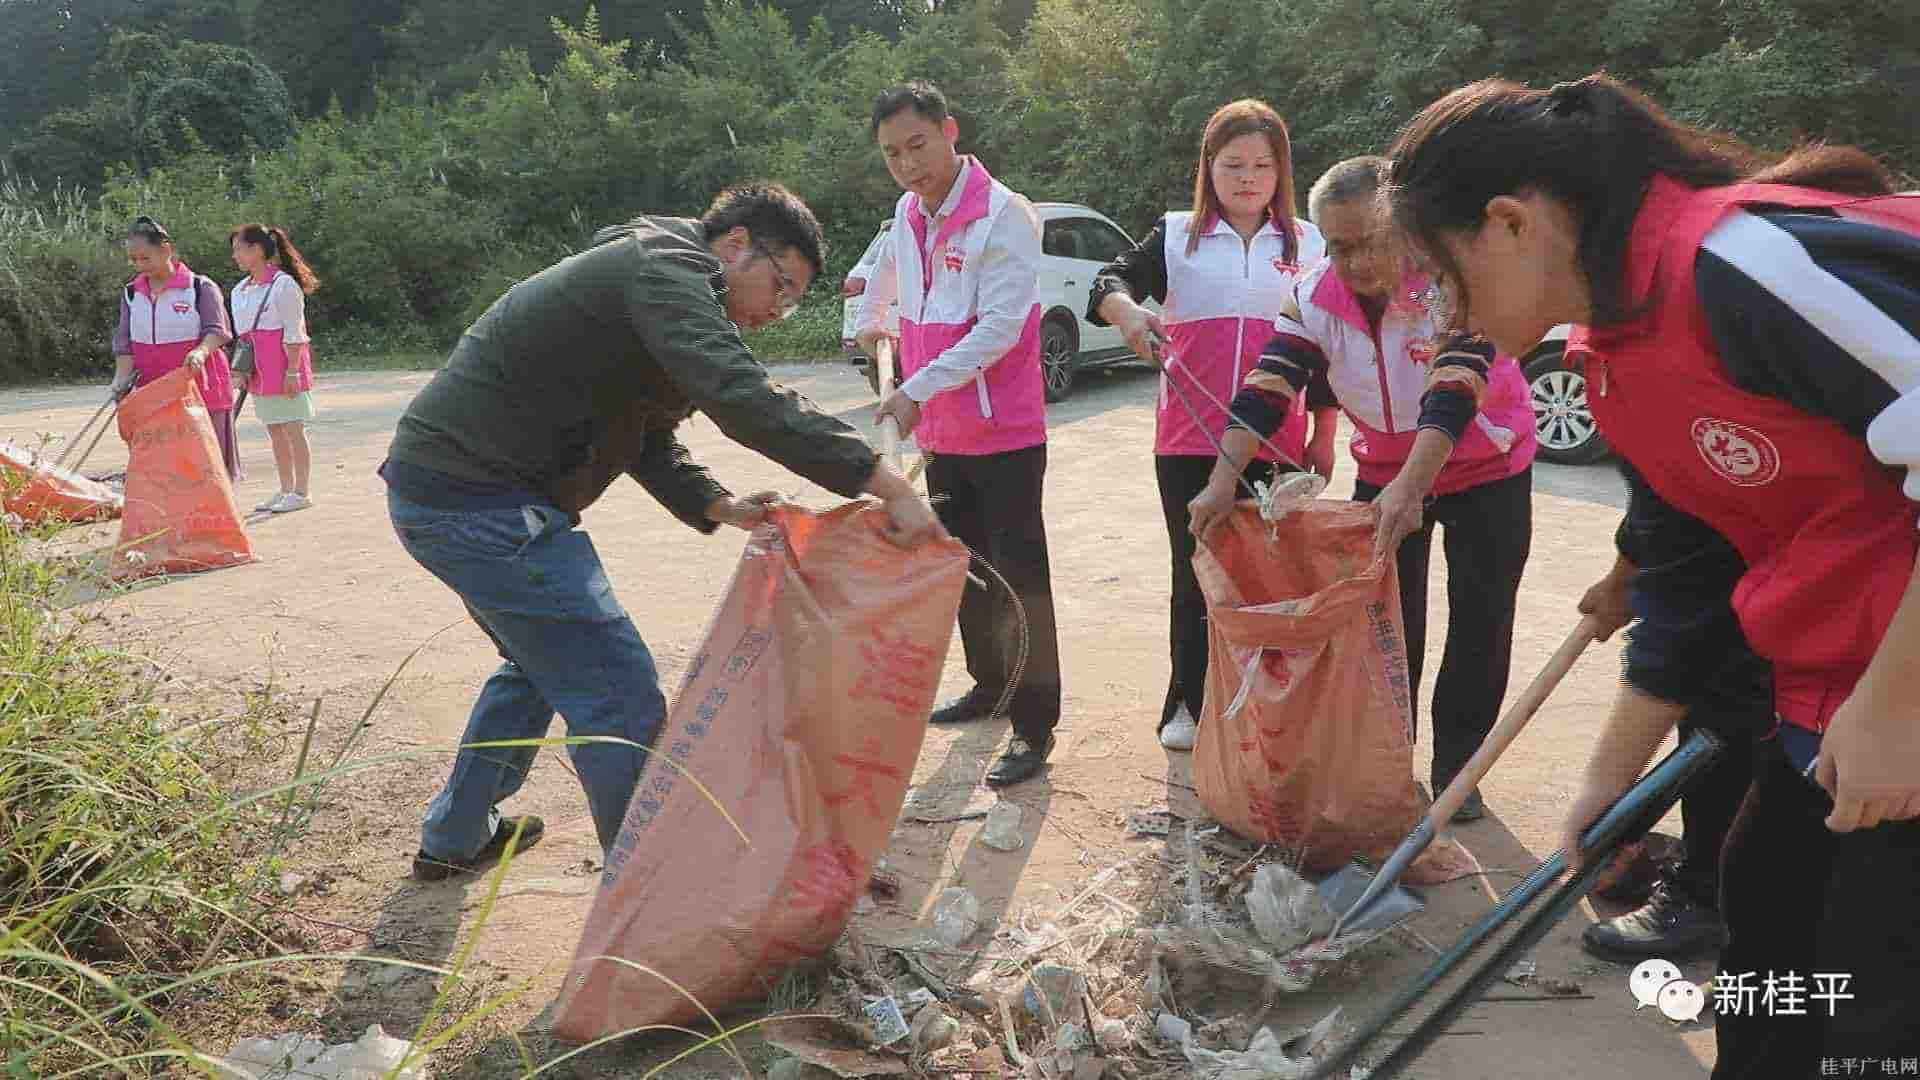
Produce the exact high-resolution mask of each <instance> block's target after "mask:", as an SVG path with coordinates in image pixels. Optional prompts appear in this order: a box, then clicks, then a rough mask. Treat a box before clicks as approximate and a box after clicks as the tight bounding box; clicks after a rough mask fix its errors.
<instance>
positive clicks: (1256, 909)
mask: <svg viewBox="0 0 1920 1080" xmlns="http://www.w3.org/2000/svg"><path fill="white" fill-rule="evenodd" d="M1247 914H1249V915H1251V916H1253V928H1254V930H1255V931H1256V932H1257V933H1259V935H1260V940H1262V941H1264V942H1266V943H1267V944H1269V945H1271V946H1273V947H1274V949H1275V950H1276V951H1279V952H1282V953H1285V952H1290V951H1292V950H1293V949H1296V948H1299V947H1300V946H1301V945H1304V944H1306V943H1307V942H1309V941H1315V940H1318V939H1320V938H1323V937H1325V936H1327V935H1328V934H1329V933H1331V932H1332V931H1333V912H1331V911H1329V910H1327V904H1326V901H1324V900H1322V899H1321V898H1320V890H1318V889H1316V888H1314V886H1313V882H1311V881H1308V880H1307V879H1306V878H1303V877H1301V876H1300V875H1299V874H1296V873H1294V872H1293V871H1292V870H1289V869H1287V868H1286V867H1285V866H1281V865H1280V864H1278V863H1268V864H1267V865H1266V866H1263V867H1261V868H1260V869H1259V870H1258V871H1257V872H1255V873H1254V875H1253V885H1252V887H1251V888H1249V889H1248V890H1247Z"/></svg>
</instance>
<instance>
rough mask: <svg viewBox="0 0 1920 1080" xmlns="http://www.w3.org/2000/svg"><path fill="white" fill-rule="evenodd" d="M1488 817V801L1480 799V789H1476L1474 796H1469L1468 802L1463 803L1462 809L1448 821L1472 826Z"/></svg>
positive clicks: (1455, 812) (1454, 813)
mask: <svg viewBox="0 0 1920 1080" xmlns="http://www.w3.org/2000/svg"><path fill="white" fill-rule="evenodd" d="M1486 816H1487V801H1486V800H1485V799H1482V798H1481V797H1480V789H1479V788H1474V789H1473V794H1471V795H1469V796H1467V801H1466V802H1463V803H1461V804H1460V809H1458V810H1455V811H1454V812H1453V817H1452V818H1450V819H1448V820H1450V821H1452V822H1453V823H1454V824H1455V825H1471V824H1473V823H1474V822H1476V821H1479V820H1480V819H1481V818H1483V817H1486Z"/></svg>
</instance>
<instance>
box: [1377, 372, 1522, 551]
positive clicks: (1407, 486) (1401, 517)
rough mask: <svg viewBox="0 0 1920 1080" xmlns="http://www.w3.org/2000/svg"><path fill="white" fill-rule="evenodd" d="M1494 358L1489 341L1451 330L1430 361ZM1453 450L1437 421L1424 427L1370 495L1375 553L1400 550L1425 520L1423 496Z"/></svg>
mask: <svg viewBox="0 0 1920 1080" xmlns="http://www.w3.org/2000/svg"><path fill="white" fill-rule="evenodd" d="M1493 358H1494V349H1493V344H1492V343H1491V342H1488V341H1485V340H1483V339H1481V338H1477V337H1473V336H1471V335H1468V334H1452V335H1449V336H1448V337H1447V338H1445V339H1444V340H1443V341H1441V342H1440V346H1439V348H1438V349H1436V350H1435V355H1434V358H1433V367H1434V370H1435V371H1439V370H1440V369H1442V368H1445V367H1448V366H1450V365H1453V366H1464V367H1468V368H1471V369H1474V370H1479V371H1485V370H1486V369H1487V368H1489V367H1491V366H1492V364H1493ZM1462 361H1469V362H1468V363H1462ZM1452 454H1453V436H1452V435H1450V434H1449V433H1447V432H1445V431H1442V430H1440V429H1439V428H1437V427H1423V428H1421V429H1420V432H1419V434H1418V435H1416V436H1415V437H1414V443H1413V453H1411V454H1410V455H1408V457H1407V460H1406V463H1405V464H1403V465H1402V466H1400V472H1399V474H1398V475H1396V476H1395V477H1394V478H1393V482H1392V483H1389V484H1388V485H1387V486H1386V487H1385V488H1383V489H1382V490H1381V492H1380V494H1379V495H1378V496H1376V497H1375V498H1374V500H1373V506H1374V510H1375V512H1376V514H1377V515H1378V517H1377V518H1376V520H1377V521H1378V523H1379V524H1378V526H1377V528H1376V530H1375V533H1374V546H1373V554H1374V557H1375V558H1380V557H1381V556H1384V555H1387V554H1391V553H1393V552H1397V551H1399V550H1400V542H1401V541H1402V540H1405V539H1406V538H1407V537H1408V536H1411V535H1412V534H1413V533H1415V532H1417V531H1419V529H1420V526H1421V525H1422V524H1424V522H1425V520H1426V503H1427V496H1428V494H1429V493H1431V492H1432V491H1433V482H1434V480H1436V479H1437V478H1438V477H1439V475H1440V470H1441V469H1443V468H1445V467H1446V464H1447V458H1449V457H1450V456H1452Z"/></svg>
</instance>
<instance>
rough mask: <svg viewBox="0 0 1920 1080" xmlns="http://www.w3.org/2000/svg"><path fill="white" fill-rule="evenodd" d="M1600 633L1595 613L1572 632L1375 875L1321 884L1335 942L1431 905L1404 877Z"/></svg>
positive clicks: (1358, 870)
mask: <svg viewBox="0 0 1920 1080" xmlns="http://www.w3.org/2000/svg"><path fill="white" fill-rule="evenodd" d="M1598 636H1599V623H1598V622H1596V621H1595V620H1594V618H1593V617H1592V616H1587V617H1586V618H1583V619H1581V620H1580V623H1579V625H1578V626H1575V627H1574V628H1573V633H1571V634H1568V635H1567V640H1566V641H1564V642H1562V643H1561V645H1560V648H1559V651H1557V652H1555V653H1554V654H1553V657H1552V658H1551V659H1549V660H1548V661H1547V666H1546V667H1545V668H1543V669H1541V672H1540V674H1539V675H1537V676H1535V677H1534V680H1533V682H1532V683H1531V684H1530V685H1529V686H1528V687H1527V690H1526V693H1524V694H1521V695H1520V700H1519V701H1516V702H1514V703H1513V708H1511V709H1509V710H1507V715H1505V716H1503V717H1501V718H1500V722H1499V723H1498V724H1496V725H1494V728H1493V730H1492V731H1491V732H1488V734H1487V737H1486V738H1485V739H1484V740H1482V741H1481V743H1480V749H1479V750H1476V751H1475V752H1474V755H1473V757H1472V758H1470V759H1468V761H1467V764H1466V767H1465V768H1463V769H1461V770H1460V773H1459V775H1458V776H1455V777H1454V778H1453V781H1452V782H1451V783H1449V784H1448V785H1447V788H1446V790H1445V791H1442V792H1441V793H1440V794H1439V797H1437V798H1435V799H1434V800H1433V805H1432V806H1430V807H1428V808H1427V814H1426V816H1425V817H1423V818H1421V819H1420V824H1418V825H1416V826H1414V829H1413V831H1412V832H1411V833H1408V834H1407V838H1406V839H1405V840H1402V841H1400V846H1399V847H1397V848H1395V849H1394V850H1393V854H1392V855H1391V856H1388V858H1387V861H1386V863H1385V864H1383V865H1382V866H1381V867H1380V872H1379V873H1377V874H1376V873H1371V872H1369V871H1368V870H1367V868H1366V867H1364V866H1359V865H1354V866H1348V867H1345V868H1343V869H1341V870H1339V871H1337V872H1335V873H1334V874H1333V876H1332V877H1329V878H1328V879H1327V880H1325V881H1323V882H1321V883H1320V895H1322V896H1324V897H1326V898H1327V906H1328V907H1329V908H1331V909H1332V910H1333V912H1334V915H1335V919H1334V923H1333V930H1332V932H1331V933H1329V934H1328V935H1327V940H1329V941H1331V940H1333V939H1334V938H1336V937H1338V936H1340V934H1341V933H1342V932H1343V931H1344V932H1350V931H1355V930H1362V929H1365V930H1368V931H1370V932H1376V933H1377V932H1379V931H1382V930H1389V929H1392V928H1393V926H1394V925H1395V924H1397V923H1399V922H1400V921H1401V920H1403V919H1407V918H1410V917H1412V916H1413V915H1415V914H1417V913H1418V912H1420V911H1421V910H1422V909H1423V908H1425V907H1426V902H1425V901H1423V900H1421V899H1420V898H1419V897H1417V896H1415V895H1413V894H1412V893H1410V892H1408V891H1407V889H1406V887H1405V886H1403V885H1401V884H1399V881H1400V877H1401V875H1403V874H1405V873H1406V872H1407V867H1409V866H1411V865H1413V860H1415V859H1417V858H1419V857H1420V853H1421V852H1423V851H1425V850H1427V847H1428V846H1429V845H1431V844H1432V843H1433V838H1434V836H1435V835H1437V834H1438V833H1439V831H1440V827H1441V826H1442V825H1444V824H1445V823H1446V822H1447V821H1449V820H1450V819H1451V818H1452V817H1453V813H1454V811H1456V810H1458V809H1460V807H1461V806H1462V805H1464V804H1465V803H1466V801H1467V797H1468V796H1470V795H1472V794H1473V789H1474V788H1476V787H1478V786H1480V781H1481V780H1482V779H1484V778H1485V777H1486V775H1487V773H1488V771H1489V770H1491V769H1492V768H1493V763H1494V762H1496V761H1498V760H1499V759H1500V755H1501V754H1503V753H1505V752H1506V749H1507V747H1508V746H1510V745H1512V743H1513V740H1514V739H1515V738H1517V737H1518V736H1519V734H1520V732H1521V731H1522V730H1523V729H1525V728H1526V726H1527V722H1528V721H1530V720H1532V719H1533V714H1534V713H1536V712H1539V711H1540V706H1541V705H1542V704H1544V703H1545V702H1546V700H1547V697H1548V695H1550V694H1552V693H1553V689H1554V687H1556V686H1559V685H1560V680H1561V679H1563V678H1565V677H1566V674H1567V672H1568V671H1569V670H1571V669H1572V667H1573V665H1574V661H1576V660H1578V659H1580V654H1581V653H1583V652H1585V651H1586V648H1587V646H1588V645H1590V644H1592V643H1593V641H1594V640H1595V639H1596V638H1597V637H1598Z"/></svg>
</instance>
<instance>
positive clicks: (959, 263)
mask: <svg viewBox="0 0 1920 1080" xmlns="http://www.w3.org/2000/svg"><path fill="white" fill-rule="evenodd" d="M941 261H942V262H944V263H945V264H946V267H947V273H949V274H957V273H959V272H960V268H961V267H963V266H965V265H966V260H965V259H964V258H962V257H961V255H960V252H959V251H957V250H956V249H954V248H953V247H952V246H948V247H947V248H946V249H945V254H944V255H943V256H942V259H941Z"/></svg>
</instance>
